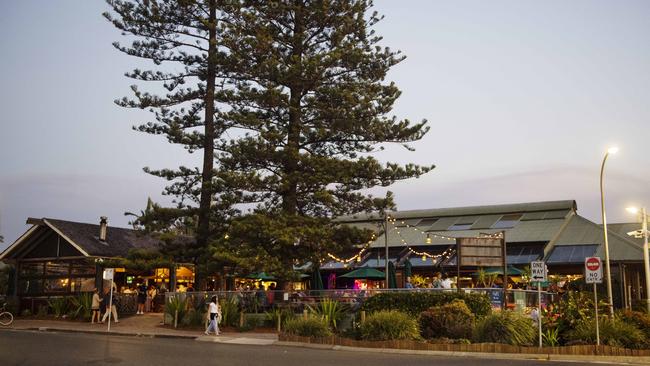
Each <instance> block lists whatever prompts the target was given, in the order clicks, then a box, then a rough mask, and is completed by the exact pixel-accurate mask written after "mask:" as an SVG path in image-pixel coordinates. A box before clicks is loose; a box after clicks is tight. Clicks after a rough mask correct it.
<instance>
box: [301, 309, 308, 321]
mask: <svg viewBox="0 0 650 366" xmlns="http://www.w3.org/2000/svg"><path fill="white" fill-rule="evenodd" d="M307 317H308V314H307V309H303V311H302V318H303V319H307Z"/></svg>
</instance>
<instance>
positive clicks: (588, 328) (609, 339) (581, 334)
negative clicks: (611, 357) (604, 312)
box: [567, 317, 648, 348]
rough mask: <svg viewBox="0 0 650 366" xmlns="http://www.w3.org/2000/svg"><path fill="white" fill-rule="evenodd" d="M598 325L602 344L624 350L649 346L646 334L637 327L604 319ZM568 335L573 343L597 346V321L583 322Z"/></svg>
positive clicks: (621, 321)
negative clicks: (581, 342)
mask: <svg viewBox="0 0 650 366" xmlns="http://www.w3.org/2000/svg"><path fill="white" fill-rule="evenodd" d="M598 325H599V326H600V341H601V343H602V344H606V345H609V346H614V347H624V348H646V347H647V346H648V343H647V338H646V336H645V334H643V332H642V331H641V330H640V329H639V328H637V327H636V326H634V325H632V324H629V323H627V322H625V321H623V320H621V319H618V318H613V319H609V318H607V317H603V318H601V319H600V321H599V324H598ZM567 335H568V339H569V341H570V342H572V343H575V342H576V341H584V342H587V343H589V344H595V343H596V321H595V320H594V319H585V320H582V321H580V322H579V323H578V324H577V326H576V328H575V329H574V330H572V331H570V332H568V334H567Z"/></svg>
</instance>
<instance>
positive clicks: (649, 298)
mask: <svg viewBox="0 0 650 366" xmlns="http://www.w3.org/2000/svg"><path fill="white" fill-rule="evenodd" d="M627 210H628V212H631V213H634V214H638V213H639V209H637V208H636V207H629V208H628V209H627ZM640 212H641V233H639V231H638V230H635V231H631V232H629V233H627V235H630V236H634V237H635V238H639V237H641V236H642V237H643V266H644V270H645V303H646V311H647V312H648V314H650V258H648V256H649V254H648V215H647V214H646V211H645V207H643V208H641V210H640Z"/></svg>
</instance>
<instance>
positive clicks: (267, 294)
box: [165, 288, 557, 313]
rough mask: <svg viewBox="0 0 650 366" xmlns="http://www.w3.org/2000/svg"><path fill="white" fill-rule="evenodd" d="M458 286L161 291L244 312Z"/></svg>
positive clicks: (524, 298)
mask: <svg viewBox="0 0 650 366" xmlns="http://www.w3.org/2000/svg"><path fill="white" fill-rule="evenodd" d="M458 291H459V290H458V289H441V288H414V289H367V290H352V289H336V290H306V291H264V290H242V291H195V292H167V293H165V304H167V303H168V302H169V301H170V299H172V298H176V299H177V300H181V301H183V302H184V303H185V304H186V306H187V308H188V309H189V308H194V309H198V308H200V307H201V306H202V305H207V304H208V303H209V302H210V299H211V298H212V296H217V298H218V299H219V301H220V302H223V301H232V302H235V303H236V305H237V307H238V309H239V311H241V312H244V313H264V312H266V311H268V310H270V309H271V308H274V307H277V306H282V307H289V308H292V309H294V311H295V312H301V311H302V310H304V309H305V308H306V307H307V306H312V305H315V304H318V303H319V302H321V301H322V300H323V299H325V298H327V299H331V300H336V301H339V302H341V303H344V304H346V305H348V306H349V307H350V308H352V309H353V310H356V309H358V308H359V307H360V306H361V305H362V304H363V302H364V301H365V300H366V299H368V298H370V297H372V296H375V295H377V294H381V293H396V292H414V293H428V292H458ZM460 292H463V293H480V294H486V295H487V296H488V298H489V299H490V302H491V303H492V306H493V307H495V308H501V307H502V304H503V289H500V288H464V289H460ZM541 296H542V303H543V304H548V303H552V302H554V301H555V297H556V296H557V294H554V293H550V292H545V291H543V292H542V293H541ZM506 299H507V304H508V307H509V308H526V307H534V306H537V301H538V300H537V299H538V294H537V291H531V290H508V291H507V292H506Z"/></svg>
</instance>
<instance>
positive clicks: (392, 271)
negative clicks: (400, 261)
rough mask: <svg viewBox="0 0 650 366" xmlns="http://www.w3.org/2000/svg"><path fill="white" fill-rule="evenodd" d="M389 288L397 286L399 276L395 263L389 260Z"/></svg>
mask: <svg viewBox="0 0 650 366" xmlns="http://www.w3.org/2000/svg"><path fill="white" fill-rule="evenodd" d="M388 288H397V278H396V276H395V265H394V264H393V262H392V261H388Z"/></svg>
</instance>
